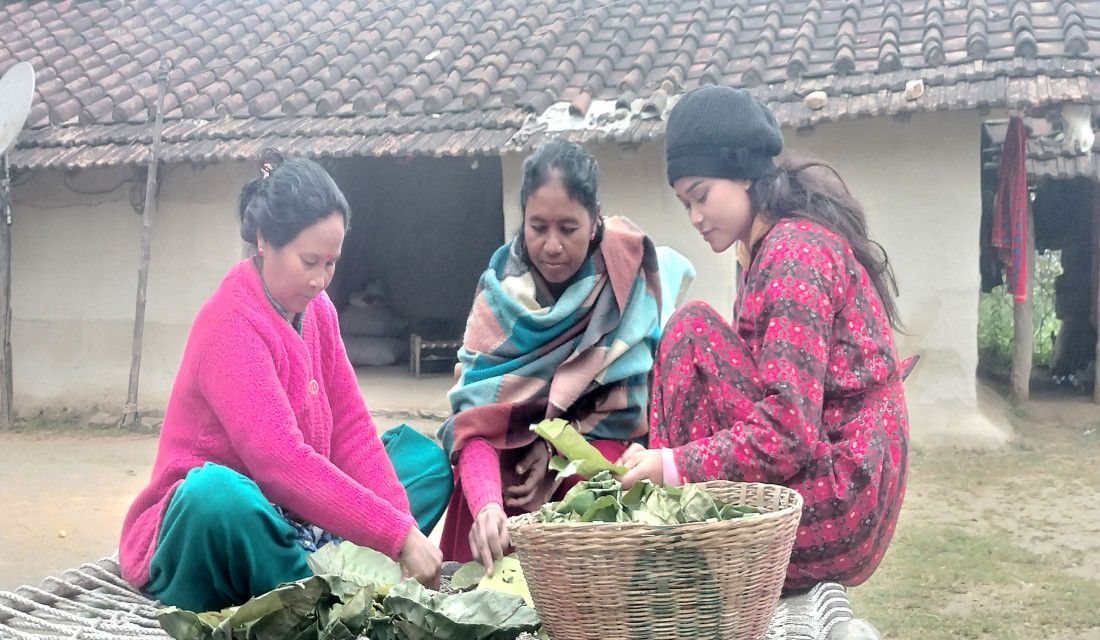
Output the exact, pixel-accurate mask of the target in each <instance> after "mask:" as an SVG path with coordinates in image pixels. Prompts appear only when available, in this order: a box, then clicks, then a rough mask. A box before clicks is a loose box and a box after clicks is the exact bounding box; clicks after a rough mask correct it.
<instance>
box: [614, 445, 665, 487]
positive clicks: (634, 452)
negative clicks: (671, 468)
mask: <svg viewBox="0 0 1100 640" xmlns="http://www.w3.org/2000/svg"><path fill="white" fill-rule="evenodd" d="M615 464H621V465H623V466H624V467H626V473H624V474H623V476H622V478H621V481H622V483H623V489H629V488H630V487H632V486H634V483H635V482H638V481H639V480H649V481H650V482H653V483H654V484H663V483H664V481H665V461H664V458H663V457H662V454H661V450H660V449H646V448H645V447H643V446H642V445H640V444H638V443H636V442H635V443H634V444H631V445H630V446H629V447H627V448H626V451H624V452H623V455H621V456H619V459H618V460H617V461H616V462H615Z"/></svg>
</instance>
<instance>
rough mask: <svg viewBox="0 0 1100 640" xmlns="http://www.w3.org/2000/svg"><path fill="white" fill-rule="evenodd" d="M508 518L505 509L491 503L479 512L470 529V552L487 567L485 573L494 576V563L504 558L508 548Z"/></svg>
mask: <svg viewBox="0 0 1100 640" xmlns="http://www.w3.org/2000/svg"><path fill="white" fill-rule="evenodd" d="M507 522H508V516H507V515H506V514H505V513H504V507H502V506H501V505H500V504H498V503H496V502H490V503H488V504H486V505H485V506H484V507H482V508H481V511H478V512H477V517H476V518H475V519H474V526H473V528H471V529H470V550H471V551H472V552H473V554H474V558H475V559H476V560H478V561H480V562H481V564H483V565H485V573H486V574H488V575H493V561H494V560H500V559H501V558H503V557H504V550H505V549H507V548H508V526H507Z"/></svg>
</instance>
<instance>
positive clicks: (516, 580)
mask: <svg viewBox="0 0 1100 640" xmlns="http://www.w3.org/2000/svg"><path fill="white" fill-rule="evenodd" d="M477 588H478V589H492V590H493V591H499V592H500V593H507V594H510V595H514V596H519V597H521V598H523V601H524V602H525V603H526V604H527V606H528V607H534V606H535V602H534V600H532V599H531V591H530V589H529V588H528V587H527V578H526V577H525V576H524V575H523V566H522V565H520V562H519V558H517V557H516V554H514V553H513V554H510V555H507V556H504V557H503V558H501V559H500V560H497V561H496V562H494V563H493V575H491V576H490V575H484V576H483V577H482V578H481V581H480V582H479V583H478V585H477Z"/></svg>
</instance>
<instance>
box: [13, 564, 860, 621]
mask: <svg viewBox="0 0 1100 640" xmlns="http://www.w3.org/2000/svg"><path fill="white" fill-rule="evenodd" d="M156 611H157V603H155V602H154V601H152V600H149V599H148V598H146V597H144V596H142V595H141V594H140V593H138V592H136V591H134V589H133V588H132V587H131V586H130V585H128V584H127V583H126V581H124V580H123V579H122V578H120V577H119V573H118V563H117V561H115V560H114V559H113V558H104V559H102V560H100V561H98V562H92V563H87V564H84V565H81V566H80V567H78V568H76V569H70V570H68V571H66V572H64V573H62V574H61V575H60V576H58V577H50V578H47V579H46V580H45V581H43V583H42V584H41V586H38V587H29V586H26V587H19V588H18V589H16V590H15V591H14V592H9V591H0V638H3V639H7V638H12V639H16V640H45V639H55V638H81V639H83V640H134V639H143V640H144V639H149V640H163V639H165V638H168V637H169V636H168V635H167V634H166V633H165V632H164V631H162V630H161V628H160V624H158V623H157V619H156ZM851 618H852V610H851V608H850V607H849V605H848V597H847V596H846V595H845V593H844V588H843V587H841V586H840V585H838V584H833V583H825V584H820V585H818V586H816V587H814V588H813V589H812V590H810V591H809V592H808V593H805V594H802V595H797V596H790V597H786V598H783V599H782V600H780V602H779V608H778V610H777V611H776V613H775V618H773V620H772V624H771V628H770V629H769V630H768V634H767V636H766V639H767V640H826V637H827V636H828V634H829V630H830V629H832V627H833V626H834V625H836V624H837V623H839V622H841V621H843V620H849V619H851Z"/></svg>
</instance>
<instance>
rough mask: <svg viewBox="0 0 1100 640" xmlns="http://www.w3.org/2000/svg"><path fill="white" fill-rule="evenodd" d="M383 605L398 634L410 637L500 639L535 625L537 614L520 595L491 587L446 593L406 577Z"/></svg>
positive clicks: (424, 639)
mask: <svg viewBox="0 0 1100 640" xmlns="http://www.w3.org/2000/svg"><path fill="white" fill-rule="evenodd" d="M383 607H385V608H386V610H387V611H389V612H390V613H391V614H392V615H393V621H394V625H395V626H396V627H397V629H398V635H399V636H406V637H408V638H409V639H410V640H428V639H429V638H438V639H440V640H504V639H505V638H515V637H517V636H518V635H519V634H520V633H523V632H528V633H533V632H534V631H536V630H537V629H538V627H539V619H538V614H537V613H535V610H534V609H532V608H531V607H528V606H527V605H525V604H524V602H523V598H520V597H519V596H513V595H506V594H503V593H499V592H497V591H493V590H492V589H478V590H475V591H467V592H464V593H456V594H454V595H447V594H443V593H439V592H438V591H431V590H429V589H425V588H424V587H423V586H421V585H420V583H418V582H416V581H415V580H411V579H410V580H406V581H404V582H402V583H401V584H399V585H397V586H396V587H394V588H393V589H392V590H391V591H390V593H389V595H387V596H386V599H385V600H384V601H383Z"/></svg>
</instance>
